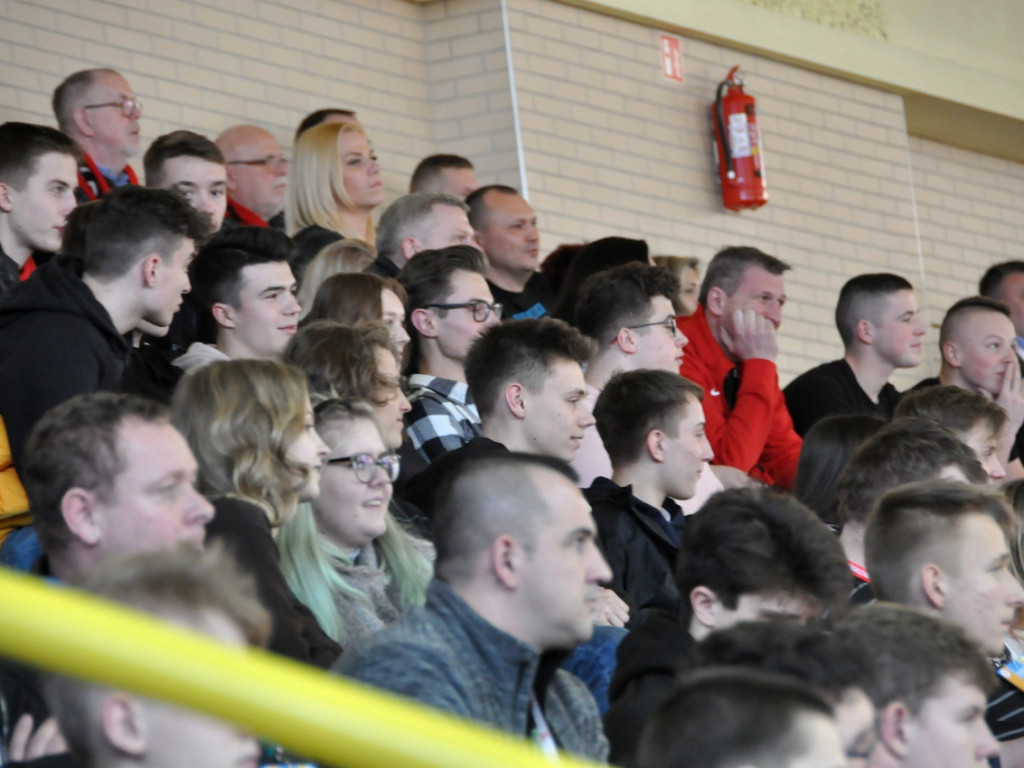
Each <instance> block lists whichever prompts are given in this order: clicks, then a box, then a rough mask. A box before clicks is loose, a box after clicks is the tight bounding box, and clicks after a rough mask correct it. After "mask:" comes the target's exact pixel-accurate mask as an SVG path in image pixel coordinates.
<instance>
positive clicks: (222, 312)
mask: <svg viewBox="0 0 1024 768" xmlns="http://www.w3.org/2000/svg"><path fill="white" fill-rule="evenodd" d="M210 314H212V315H213V319H214V320H215V321H216V322H217V325H219V326H220V327H221V328H234V327H235V308H234V307H232V306H231V305H230V304H225V303H223V302H217V303H216V304H214V305H213V306H212V307H210Z"/></svg>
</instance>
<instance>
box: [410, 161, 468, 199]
mask: <svg viewBox="0 0 1024 768" xmlns="http://www.w3.org/2000/svg"><path fill="white" fill-rule="evenodd" d="M446 168H467V169H469V170H471V171H472V170H473V164H472V163H471V162H469V160H467V159H466V158H464V157H463V156H462V155H429V156H428V157H424V158H423V159H422V160H420V162H419V164H418V165H417V166H416V170H415V171H413V172H412V179H410V180H409V192H410V193H412V192H430V191H432V190H431V189H430V186H431V184H432V183H433V182H434V181H435V180H436V179H437V178H438V177H439V176H440V175H441V173H442V172H443V171H444V170H445V169H446Z"/></svg>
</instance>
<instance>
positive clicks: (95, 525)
mask: <svg viewBox="0 0 1024 768" xmlns="http://www.w3.org/2000/svg"><path fill="white" fill-rule="evenodd" d="M60 514H61V517H63V518H64V524H65V525H66V526H67V527H68V530H70V531H71V533H72V535H73V536H74V537H75V538H76V539H78V540H79V541H81V542H82V543H83V544H86V545H89V546H95V545H96V544H98V543H99V541H100V538H101V537H102V527H101V526H100V522H99V520H98V519H97V511H96V494H95V493H94V492H93V491H87V490H85V489H84V488H78V487H74V488H69V489H68V491H67V492H66V493H65V494H64V496H63V497H62V498H61V500H60Z"/></svg>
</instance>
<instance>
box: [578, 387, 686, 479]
mask: <svg viewBox="0 0 1024 768" xmlns="http://www.w3.org/2000/svg"><path fill="white" fill-rule="evenodd" d="M703 399H704V390H703V389H701V388H700V385H698V384H695V383H694V382H692V381H690V380H689V379H687V378H684V377H682V376H680V375H679V374H678V373H672V372H670V371H655V370H638V371H627V372H625V373H618V374H616V375H615V376H613V377H612V378H611V379H610V380H609V381H608V383H607V384H605V386H604V389H602V390H601V394H600V395H598V397H597V403H596V404H595V405H594V418H595V419H597V432H598V434H599V435H601V442H603V443H604V447H605V450H606V451H608V457H609V458H610V459H611V461H612V466H613V467H625V466H629V465H630V464H633V463H634V462H636V461H637V460H638V459H640V458H641V456H643V454H644V453H645V451H646V450H647V449H646V445H647V435H649V434H650V432H651V430H652V429H660V430H661V431H662V432H665V433H666V434H668V435H669V436H670V437H678V436H679V434H678V428H679V420H680V419H681V418H682V417H683V415H684V414H686V413H688V409H690V408H700V407H701V405H700V403H701V401H702V400H703Z"/></svg>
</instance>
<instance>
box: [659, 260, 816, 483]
mask: <svg viewBox="0 0 1024 768" xmlns="http://www.w3.org/2000/svg"><path fill="white" fill-rule="evenodd" d="M788 269H789V265H788V264H786V263H785V262H783V261H780V260H779V259H776V258H775V257H773V256H769V255H768V254H766V253H762V252H761V251H759V250H758V249H756V248H752V247H745V246H744V247H729V248H725V249H723V250H722V251H719V252H718V253H717V254H715V257H714V258H713V259H712V260H711V263H710V264H709V265H708V269H707V273H706V275H705V277H704V282H703V284H702V285H701V292H700V306H699V307H698V308H697V312H696V313H695V314H693V315H690V316H689V317H683V318H680V319H679V321H678V325H679V329H680V330H681V331H682V332H683V333H684V334H685V335H686V337H687V338H688V339H689V340H690V343H689V344H688V345H687V347H686V356H685V357H684V358H683V362H682V365H681V366H680V367H679V372H680V373H681V374H682V375H683V376H685V377H686V378H688V379H691V380H693V381H695V382H697V383H698V384H700V386H701V387H702V388H703V389H704V415H705V418H706V420H707V436H708V440H709V441H710V443H711V447H712V449H713V450H714V452H715V461H716V463H719V464H726V465H728V466H731V467H736V468H738V469H741V470H742V471H744V472H747V473H748V474H750V475H751V476H752V477H754V478H756V479H758V480H762V481H764V482H766V483H769V484H771V485H777V486H780V487H782V488H787V489H788V488H792V486H793V481H794V479H795V478H796V467H797V462H798V460H799V458H800V448H801V445H802V441H801V439H800V436H799V435H797V434H796V432H795V431H794V430H793V420H792V419H791V418H790V416H789V411H787V410H786V401H785V399H784V398H783V396H782V390H781V389H779V374H778V369H777V368H776V366H775V358H776V356H777V355H778V350H779V347H778V338H777V330H778V327H779V325H780V324H781V323H782V306H783V305H784V304H785V303H786V293H785V290H786V289H785V285H784V283H783V279H782V273H783V272H785V271H786V270H788Z"/></svg>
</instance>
